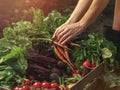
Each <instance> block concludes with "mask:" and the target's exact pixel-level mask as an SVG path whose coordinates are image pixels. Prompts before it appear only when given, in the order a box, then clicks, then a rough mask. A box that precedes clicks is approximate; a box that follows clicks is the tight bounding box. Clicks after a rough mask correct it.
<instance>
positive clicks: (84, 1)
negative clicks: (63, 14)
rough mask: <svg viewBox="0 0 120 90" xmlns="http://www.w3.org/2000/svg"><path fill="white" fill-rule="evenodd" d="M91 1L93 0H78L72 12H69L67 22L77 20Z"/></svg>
mask: <svg viewBox="0 0 120 90" xmlns="http://www.w3.org/2000/svg"><path fill="white" fill-rule="evenodd" d="M92 1H93V0H79V1H78V3H77V6H76V7H75V9H74V11H73V13H72V14H71V16H70V18H69V19H68V20H67V23H74V22H77V21H79V20H80V19H81V18H82V17H83V15H84V14H85V13H86V11H87V10H88V8H89V6H90V4H91V3H92Z"/></svg>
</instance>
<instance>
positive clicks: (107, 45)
mask: <svg viewBox="0 0 120 90" xmlns="http://www.w3.org/2000/svg"><path fill="white" fill-rule="evenodd" d="M88 37H89V39H87V40H82V41H76V42H77V43H80V45H81V47H75V48H73V51H72V53H73V54H72V60H73V61H75V62H77V63H76V66H77V68H78V69H81V68H83V67H81V66H82V63H83V61H85V60H89V61H90V62H91V63H92V64H96V65H98V64H99V63H100V62H102V61H103V62H109V64H110V66H115V62H116V61H115V60H114V57H115V55H116V47H115V46H114V44H113V43H112V42H110V41H108V40H106V39H105V38H100V37H99V36H98V35H97V34H94V33H93V34H89V35H88ZM106 59H108V60H106Z"/></svg>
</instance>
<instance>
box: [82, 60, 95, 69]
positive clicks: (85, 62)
mask: <svg viewBox="0 0 120 90" xmlns="http://www.w3.org/2000/svg"><path fill="white" fill-rule="evenodd" d="M82 66H83V67H84V68H86V69H90V70H92V69H94V67H95V66H96V65H95V64H91V63H90V61H89V60H86V61H84V62H83V65H82Z"/></svg>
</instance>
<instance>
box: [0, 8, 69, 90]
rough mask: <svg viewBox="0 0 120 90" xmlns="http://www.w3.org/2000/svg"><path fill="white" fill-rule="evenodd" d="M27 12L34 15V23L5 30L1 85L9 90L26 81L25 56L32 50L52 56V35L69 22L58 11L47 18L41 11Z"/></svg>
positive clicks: (0, 52)
mask: <svg viewBox="0 0 120 90" xmlns="http://www.w3.org/2000/svg"><path fill="white" fill-rule="evenodd" d="M28 11H30V12H32V14H33V17H34V19H33V21H32V22H30V21H23V20H20V21H18V22H16V23H12V25H11V26H9V27H5V28H4V29H3V35H4V37H3V38H1V39H0V46H1V47H0V86H2V87H6V88H8V89H10V88H11V87H13V86H14V85H15V84H20V83H21V82H22V81H23V79H24V77H25V74H26V69H27V67H28V65H27V60H26V55H27V54H28V53H29V50H30V49H32V50H35V51H36V52H39V53H41V54H44V55H50V54H51V50H52V48H51V47H50V44H48V43H49V41H50V40H51V37H52V34H53V33H54V31H55V29H56V28H57V27H58V26H59V25H61V24H62V23H64V22H65V21H66V20H67V17H66V16H62V15H61V14H60V13H59V12H57V11H53V12H51V13H50V14H49V15H48V16H47V17H45V16H44V13H43V12H42V10H40V9H34V8H32V9H31V10H28ZM4 67H6V68H4Z"/></svg>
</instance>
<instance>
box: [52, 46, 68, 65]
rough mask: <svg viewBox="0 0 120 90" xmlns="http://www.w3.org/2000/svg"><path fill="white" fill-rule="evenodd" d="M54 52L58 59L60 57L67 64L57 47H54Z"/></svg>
mask: <svg viewBox="0 0 120 90" xmlns="http://www.w3.org/2000/svg"><path fill="white" fill-rule="evenodd" d="M54 52H55V54H56V55H57V57H58V58H59V59H60V60H61V61H62V62H64V63H67V62H66V61H65V59H64V57H63V56H62V55H61V54H60V52H59V50H58V49H57V48H56V47H54Z"/></svg>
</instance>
